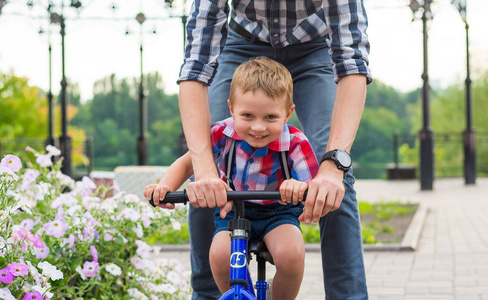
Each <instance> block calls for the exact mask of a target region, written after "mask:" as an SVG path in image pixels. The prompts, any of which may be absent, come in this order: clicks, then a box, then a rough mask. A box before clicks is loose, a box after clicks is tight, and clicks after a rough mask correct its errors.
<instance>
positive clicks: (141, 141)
mask: <svg viewBox="0 0 488 300" xmlns="http://www.w3.org/2000/svg"><path fill="white" fill-rule="evenodd" d="M136 20H137V22H138V23H139V25H140V34H139V41H140V42H139V53H140V62H141V80H140V82H139V136H138V137H137V162H138V164H139V165H140V166H144V165H147V162H148V151H147V148H148V147H147V146H148V145H147V135H146V131H147V104H146V99H145V97H144V72H143V68H142V65H143V64H142V57H143V47H142V34H143V32H142V24H143V23H144V21H146V16H145V15H144V14H143V13H138V14H137V16H136Z"/></svg>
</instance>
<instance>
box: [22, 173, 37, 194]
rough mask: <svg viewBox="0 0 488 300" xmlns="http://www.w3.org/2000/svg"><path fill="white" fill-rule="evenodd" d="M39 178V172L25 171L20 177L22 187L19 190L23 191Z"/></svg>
mask: <svg viewBox="0 0 488 300" xmlns="http://www.w3.org/2000/svg"><path fill="white" fill-rule="evenodd" d="M38 176H39V171H38V170H34V169H27V171H25V173H24V175H23V176H22V179H23V180H22V186H21V187H20V190H22V191H25V190H26V189H27V188H28V187H29V186H30V185H31V184H32V183H33V182H35V181H36V179H37V177H38Z"/></svg>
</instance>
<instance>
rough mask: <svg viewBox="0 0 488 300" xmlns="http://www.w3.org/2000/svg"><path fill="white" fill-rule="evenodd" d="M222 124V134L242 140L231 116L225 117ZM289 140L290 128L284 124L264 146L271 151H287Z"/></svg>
mask: <svg viewBox="0 0 488 300" xmlns="http://www.w3.org/2000/svg"><path fill="white" fill-rule="evenodd" d="M224 124H225V129H224V134H225V135H226V136H228V137H230V138H233V139H235V140H238V141H241V140H242V138H241V137H240V136H239V135H238V134H237V132H236V124H235V120H234V119H233V118H232V117H230V118H227V119H225V120H224ZM290 140H291V135H290V130H289V129H288V125H287V124H284V125H283V132H282V133H281V135H280V137H279V138H278V139H276V140H274V141H272V142H271V143H269V145H268V146H267V147H264V148H269V149H270V150H273V151H288V150H290ZM246 144H247V143H246Z"/></svg>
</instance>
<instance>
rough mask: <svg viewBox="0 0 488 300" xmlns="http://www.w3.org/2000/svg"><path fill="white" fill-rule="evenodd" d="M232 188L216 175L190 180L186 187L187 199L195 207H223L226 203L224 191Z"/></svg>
mask: <svg viewBox="0 0 488 300" xmlns="http://www.w3.org/2000/svg"><path fill="white" fill-rule="evenodd" d="M231 190H232V189H231V188H230V187H229V186H227V184H225V182H224V181H222V179H220V178H219V177H217V176H211V177H208V178H202V179H200V180H197V181H194V182H190V183H189V184H188V188H187V194H188V200H189V201H190V203H191V204H192V205H193V206H195V207H210V208H214V207H217V206H218V207H223V206H224V205H226V204H227V194H226V191H231Z"/></svg>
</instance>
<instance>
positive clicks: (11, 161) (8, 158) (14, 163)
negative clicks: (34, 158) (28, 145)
mask: <svg viewBox="0 0 488 300" xmlns="http://www.w3.org/2000/svg"><path fill="white" fill-rule="evenodd" d="M0 165H1V166H4V167H6V168H8V169H10V170H12V171H14V172H17V171H19V170H20V169H21V168H22V162H21V161H20V158H18V157H17V156H15V155H12V154H8V155H5V157H4V158H2V160H1V161H0Z"/></svg>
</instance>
